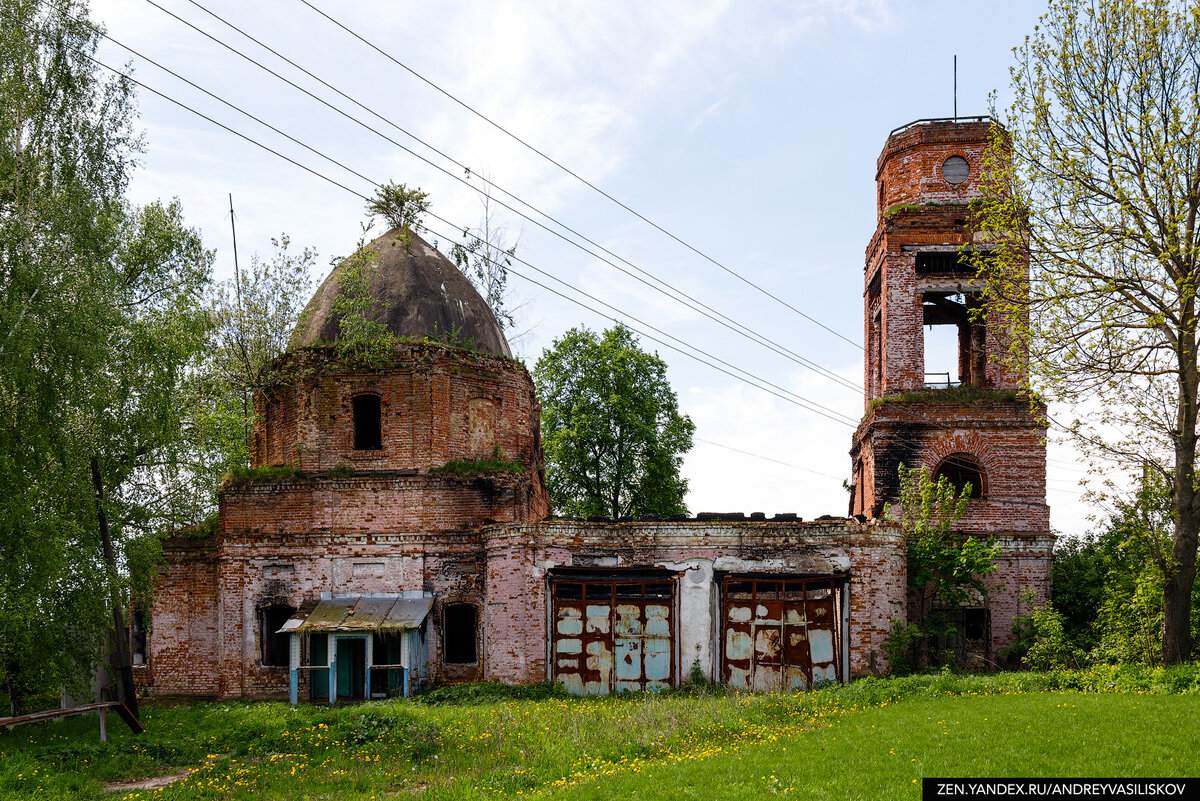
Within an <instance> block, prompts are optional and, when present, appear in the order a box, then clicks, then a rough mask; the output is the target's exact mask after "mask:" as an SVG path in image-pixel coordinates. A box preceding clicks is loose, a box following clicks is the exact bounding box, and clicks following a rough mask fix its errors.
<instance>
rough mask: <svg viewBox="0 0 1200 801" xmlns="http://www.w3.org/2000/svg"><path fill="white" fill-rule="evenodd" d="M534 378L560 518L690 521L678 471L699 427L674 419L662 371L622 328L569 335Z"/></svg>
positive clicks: (672, 393) (583, 330) (540, 362)
mask: <svg viewBox="0 0 1200 801" xmlns="http://www.w3.org/2000/svg"><path fill="white" fill-rule="evenodd" d="M533 375H534V381H535V382H536V384H537V387H538V394H539V396H540V397H541V401H542V445H543V448H544V449H545V452H546V484H547V488H548V490H549V492H550V502H551V504H553V506H554V508H555V509H556V510H558V511H559V512H562V513H564V514H568V515H573V516H577V517H588V516H592V515H602V516H605V517H611V518H613V519H618V518H622V517H638V516H643V515H656V516H660V517H663V516H667V515H672V514H684V513H686V512H687V509H686V507H685V506H684V503H683V498H684V495H685V494H686V493H687V480H686V479H685V478H683V477H682V476H681V475H680V474H679V470H680V466H681V464H682V461H683V454H685V453H686V452H687V451H688V450H690V449H691V447H692V434H693V432H694V431H695V429H696V426H695V424H694V423H693V422H692V421H691V419H690V418H689V417H688V416H687V415H683V414H680V413H679V405H678V402H677V401H676V398H675V391H674V390H672V389H671V385H670V383H668V381H667V365H666V363H665V362H664V361H663V360H662V359H660V358H659V357H658V355H657V354H650V353H646V352H645V351H643V350H642V349H641V348H640V347H639V346H638V341H637V338H636V337H635V336H634V335H633V333H632V332H630V330H629V329H628V328H625V327H624V326H621V325H618V326H615V327H614V328H611V329H609V330H608V331H605V332H604V333H603V334H600V335H597V334H596V333H594V332H592V331H589V330H588V329H587V328H573V329H571V330H570V331H568V332H567V333H566V334H564V335H563V336H561V337H559V338H558V339H556V340H555V341H554V343H553V345H552V346H551V347H550V348H549V349H548V350H547V351H546V352H545V353H544V354H542V357H541V358H540V359H538V362H537V365H536V366H535V367H534V370H533Z"/></svg>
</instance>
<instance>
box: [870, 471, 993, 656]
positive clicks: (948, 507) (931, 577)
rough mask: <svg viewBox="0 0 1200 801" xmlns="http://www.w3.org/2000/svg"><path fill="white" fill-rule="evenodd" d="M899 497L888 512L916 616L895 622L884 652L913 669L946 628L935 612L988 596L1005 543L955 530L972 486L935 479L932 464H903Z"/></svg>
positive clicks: (969, 496)
mask: <svg viewBox="0 0 1200 801" xmlns="http://www.w3.org/2000/svg"><path fill="white" fill-rule="evenodd" d="M899 473H900V500H899V502H898V503H897V504H896V505H894V506H891V507H889V508H888V509H887V512H886V514H887V515H888V516H891V517H893V518H894V519H896V520H898V521H899V522H900V525H901V527H902V528H903V530H904V537H905V550H906V553H907V556H908V591H909V596H910V604H909V606H910V609H912V610H913V612H914V614H913V615H912V616H911V618H910V620H909V621H908V624H907V625H905V624H902V623H900V621H893V625H892V629H891V632H890V633H889V635H888V638H887V642H885V648H884V650H885V653H886V654H887V655H888V662H889V666H890V668H891V669H892V671H893V672H903V671H905V670H912V669H915V668H917V667H919V666H920V665H922V664H924V663H925V662H926V661H927V660H928V659H929V658H930V655H929V653H928V651H929V650H930V643H931V641H932V639H933V638H934V637H936V636H937V635H938V634H953V632H950V631H944V630H943V627H942V626H941V625H940V624H939V622H938V621H937V620H936V619H935V616H934V614H933V612H934V609H935V608H937V607H945V608H954V607H958V606H962V605H964V604H966V603H967V602H969V601H972V600H975V599H978V598H985V599H986V597H987V587H986V586H985V585H984V582H983V579H984V577H986V576H988V575H989V574H991V573H993V572H995V570H996V559H997V558H998V557H999V554H1000V547H999V545H997V544H996V541H995V538H992V537H989V538H981V537H973V536H969V535H965V534H962V533H960V532H958V531H955V529H954V526H955V524H956V523H957V522H958V521H959V520H960V519H961V518H962V516H963V514H965V513H966V510H967V504H968V502H969V501H970V499H971V485H970V484H965V485H964V486H963V487H962V489H961V490H958V491H956V490H955V487H954V485H953V484H952V483H951V482H950V479H948V478H947V477H946V476H941V477H939V478H938V480H937V481H934V480H933V479H932V478H931V477H930V475H929V468H927V467H922V468H920V469H919V470H910V469H908V467H906V466H905V465H903V464H901V465H900V467H899Z"/></svg>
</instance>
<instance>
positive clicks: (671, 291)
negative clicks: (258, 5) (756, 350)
mask: <svg viewBox="0 0 1200 801" xmlns="http://www.w3.org/2000/svg"><path fill="white" fill-rule="evenodd" d="M146 2H147V3H149V4H150V5H152V6H154V7H155V8H157V9H159V10H160V11H162V12H163V13H164V14H167V15H168V16H170V17H171V18H173V19H175V20H177V21H178V22H180V23H181V24H183V25H185V26H187V27H188V28H191V29H192V30H194V31H196V32H197V33H199V34H201V35H202V36H204V37H206V38H207V39H209V40H211V41H212V42H214V43H215V44H217V45H220V46H221V47H223V48H225V49H226V50H228V51H229V52H231V53H233V54H235V55H237V56H238V57H240V58H242V59H244V60H246V61H248V62H249V63H251V64H253V65H254V66H256V67H258V68H259V69H260V70H262V71H264V72H266V73H267V74H269V75H272V76H273V77H275V78H277V79H278V80H280V81H283V82H284V83H286V84H287V85H289V86H291V87H292V88H293V89H295V90H297V91H299V92H301V93H303V94H304V95H306V96H308V97H309V98H311V99H313V100H315V101H316V102H318V103H320V104H322V105H323V106H325V107H326V108H328V109H330V110H331V111H333V112H335V113H337V114H339V115H341V116H342V117H344V118H346V119H347V120H349V121H351V122H353V123H354V124H355V125H358V126H360V127H361V128H363V129H365V130H367V131H369V132H371V133H373V134H375V135H376V136H378V137H380V138H381V139H383V140H384V141H386V142H388V143H389V144H392V145H394V146H395V147H398V148H400V149H401V150H403V151H404V152H406V153H408V154H409V155H411V156H413V157H414V158H416V159H418V160H420V161H421V162H423V163H425V164H426V165H428V166H430V167H432V168H433V169H435V170H437V171H439V172H441V173H442V174H444V175H446V176H447V177H448V178H450V179H451V180H453V181H456V182H458V183H460V184H462V185H463V186H466V187H468V188H470V189H472V190H473V191H478V190H477V187H475V186H474V185H473V184H471V183H470V181H469V180H467V179H465V178H463V177H462V176H460V175H458V174H456V173H454V172H452V171H451V170H448V169H446V168H445V167H443V166H441V165H439V164H437V163H435V162H434V161H432V160H431V159H429V158H428V157H426V156H424V155H422V154H420V153H417V152H416V151H414V150H412V149H411V148H409V147H407V146H405V145H403V144H401V143H400V142H398V141H396V140H395V139H393V138H391V137H390V136H388V135H387V134H385V133H383V132H382V131H379V130H378V129H376V128H374V127H372V126H371V125H368V124H367V123H366V122H364V121H362V120H360V119H358V118H357V117H355V116H353V115H351V114H348V113H347V112H346V111H344V110H342V109H340V108H338V107H337V106H334V105H333V104H331V103H329V102H328V101H326V100H324V99H323V98H321V97H319V96H317V95H315V94H313V93H312V92H310V91H309V90H307V89H305V88H304V87H302V86H300V85H298V84H296V83H295V82H294V81H292V80H290V79H288V78H287V77H285V76H283V75H281V74H279V73H278V72H276V71H275V70H272V69H271V68H270V67H267V66H266V65H264V64H262V63H261V62H259V61H257V60H255V59H253V58H251V57H250V56H248V55H246V54H245V53H243V52H241V51H240V50H238V49H237V48H235V47H233V46H232V45H230V44H229V43H227V42H225V41H223V40H221V39H220V38H219V37H216V36H214V35H213V34H211V33H209V32H207V31H205V30H203V29H202V28H199V27H198V26H196V25H195V24H193V23H191V22H190V21H188V20H186V19H184V18H182V17H180V16H179V15H177V14H175V13H174V12H172V11H170V10H168V9H166V8H164V7H163V6H161V5H159V4H158V3H157V2H155V0H146ZM189 2H191V3H192V5H194V6H196V7H197V8H199V9H201V10H202V11H204V12H205V13H207V14H209V15H210V16H212V17H213V18H214V19H216V20H218V21H219V22H221V23H222V24H224V25H226V26H227V27H229V28H230V29H232V30H234V31H236V32H238V33H239V34H241V35H242V36H244V37H246V38H247V39H249V40H250V41H252V42H254V43H255V44H257V45H258V46H259V47H262V48H263V49H265V50H267V51H268V52H270V53H272V54H273V55H275V56H276V57H277V58H279V59H281V60H283V61H285V62H286V63H288V64H289V65H291V66H292V67H294V68H295V69H297V70H299V71H300V72H303V73H304V74H305V75H307V76H309V77H310V78H312V79H313V80H315V81H318V82H319V83H321V84H322V85H323V86H325V87H327V88H329V89H330V90H331V91H333V92H335V93H337V94H338V95H340V96H341V97H343V98H345V99H346V100H348V101H350V102H351V103H354V104H355V105H356V106H358V107H359V108H362V109H363V110H365V111H367V112H368V113H370V114H372V115H373V116H375V117H376V118H378V119H380V120H382V121H383V122H385V123H387V124H388V125H390V126H391V127H393V128H395V129H396V130H397V131H400V132H401V133H402V134H404V135H405V136H408V137H409V138H411V139H413V140H414V141H416V142H419V143H420V144H422V145H424V146H425V147H427V148H429V149H430V150H431V151H433V152H434V153H436V154H438V155H439V156H441V157H442V158H444V159H446V160H447V161H449V162H450V163H451V164H453V165H454V166H456V167H458V168H459V169H461V170H463V172H464V174H466V175H470V174H472V173H471V170H470V168H469V167H468V166H467V165H465V164H462V163H461V162H459V161H457V160H456V159H454V158H453V157H451V156H449V155H448V154H446V153H444V152H443V151H441V150H440V149H438V148H436V147H435V146H433V145H431V144H430V143H428V142H426V141H424V140H423V139H421V138H420V137H418V136H416V135H415V134H413V133H412V132H410V131H408V130H406V129H404V128H403V127H401V126H399V125H397V124H395V123H394V122H392V121H390V120H388V119H387V118H385V117H383V116H381V115H379V114H378V113H377V112H375V111H374V110H372V109H370V108H369V107H367V106H365V105H364V104H362V103H361V102H359V101H358V100H355V99H354V98H353V97H351V96H349V95H347V94H345V93H344V92H342V91H341V90H339V89H337V88H336V87H334V86H332V85H331V84H329V83H327V82H326V81H324V80H322V79H321V78H318V77H317V76H316V75H313V74H312V73H311V72H309V71H308V70H306V69H304V68H303V67H301V66H300V65H298V64H296V63H295V62H294V61H291V60H290V59H288V58H287V57H286V56H284V55H282V54H280V53H279V52H277V51H276V50H274V49H272V48H271V47H269V46H268V45H266V44H263V43H262V42H261V41H259V40H258V39H256V38H254V37H253V36H251V35H249V34H247V33H246V32H244V31H242V30H241V29H240V28H238V27H237V26H235V25H233V24H232V23H229V22H227V21H226V20H225V19H223V18H222V17H220V16H219V15H217V14H215V13H214V12H212V11H209V10H208V9H207V8H205V7H204V6H203V5H201V4H200V3H198V2H196V0H189ZM101 35H103V36H105V37H106V38H108V39H109V40H110V41H112V42H113V43H114V44H117V45H118V46H120V47H122V48H124V49H126V50H128V51H129V52H131V53H134V54H135V55H138V56H139V57H141V58H145V56H142V55H141V54H139V53H137V52H136V51H134V50H132V49H131V48H129V47H128V46H126V45H124V44H122V43H120V42H118V41H116V40H115V39H112V38H111V37H109V36H107V34H105V33H103V32H101ZM146 60H147V61H150V59H146ZM151 63H155V62H153V61H151ZM183 80H186V79H183ZM189 83H190V82H189ZM193 85H194V84H193ZM222 102H224V101H222ZM479 177H480V178H481V180H484V181H486V182H487V183H488V184H489V185H490V186H492V187H494V188H496V189H497V190H499V191H500V192H501V193H502V194H503V195H505V196H506V197H509V198H511V199H512V200H514V201H516V202H517V203H519V204H521V205H523V206H525V207H526V208H528V209H530V210H531V211H532V212H534V213H535V214H537V215H540V216H541V217H544V218H545V219H546V220H549V221H550V222H551V223H553V224H554V225H557V226H559V227H560V228H562V229H563V230H565V231H567V232H569V233H570V234H571V235H572V236H575V237H578V238H579V239H580V240H582V241H583V242H585V243H587V245H588V246H590V247H592V248H596V250H599V251H600V252H601V253H604V254H606V255H607V256H609V257H611V259H615V260H617V261H619V262H621V263H622V264H625V265H628V267H629V268H631V269H633V270H635V271H636V272H638V273H640V274H641V275H643V276H646V277H647V278H649V279H651V280H652V281H654V282H655V283H650V281H647V280H646V279H645V278H641V277H639V276H637V275H634V274H632V273H630V272H629V270H627V269H625V268H623V267H621V266H620V265H619V264H617V263H615V262H614V261H611V260H610V259H609V258H604V257H603V256H600V255H599V254H598V253H596V252H595V251H593V250H590V249H589V248H588V247H584V246H583V245H582V244H580V243H579V242H576V241H575V240H573V239H571V238H570V237H568V236H566V235H564V234H563V233H562V232H560V231H557V230H555V229H554V228H551V227H549V226H547V225H546V224H545V223H543V222H541V221H540V220H537V219H534V218H533V217H531V216H529V215H528V214H526V213H525V212H523V211H521V210H520V209H518V208H515V207H514V206H512V205H510V204H508V203H506V202H504V201H503V200H500V199H496V200H495V202H496V203H497V205H499V206H501V207H503V208H505V209H507V210H509V211H511V212H513V213H514V214H517V215H519V216H520V217H522V218H523V219H525V220H527V221H529V222H530V223H532V224H534V225H536V226H538V227H539V228H541V229H542V230H544V231H546V232H547V233H549V234H551V235H553V236H555V237H557V238H558V239H560V240H562V241H563V242H565V243H567V244H569V245H571V246H572V247H575V248H577V249H578V250H580V251H582V252H583V253H586V254H587V255H589V256H591V257H592V258H595V259H597V260H599V261H601V262H603V263H604V264H607V265H608V266H610V267H612V268H613V269H615V270H618V271H619V272H621V273H623V274H624V275H626V276H628V277H630V278H632V279H634V280H636V281H638V282H639V283H641V284H643V285H645V286H646V287H648V288H649V289H651V290H653V291H655V292H658V293H659V294H662V295H665V296H666V297H668V298H670V299H671V300H673V301H675V302H676V303H679V304H681V305H683V306H685V307H687V308H689V309H691V310H692V311H694V312H697V313H699V314H701V315H703V316H704V317H707V318H708V319H710V320H712V321H713V322H716V323H717V324H719V325H721V326H723V327H725V328H726V329H728V330H730V331H732V332H733V333H735V334H737V335H739V336H741V337H743V338H745V339H748V340H750V341H751V342H754V343H755V344H758V345H761V346H763V347H766V348H767V349H769V350H771V351H773V352H775V353H776V354H778V355H780V356H783V357H784V358H787V359H789V360H791V361H793V362H795V363H797V364H801V365H803V366H804V367H807V368H808V369H810V370H813V371H815V372H817V373H819V374H820V375H822V376H824V377H825V378H827V379H829V380H831V381H834V382H836V383H838V384H840V385H841V386H843V387H845V388H846V389H849V390H852V391H854V392H856V393H858V394H861V393H862V389H861V388H860V387H859V386H858V385H857V384H854V383H852V382H850V381H847V380H845V379H844V378H842V377H841V376H839V375H838V374H837V373H835V372H833V371H831V370H829V369H828V368H825V367H823V366H821V365H820V364H817V363H816V362H814V361H812V360H811V359H808V358H806V357H804V356H801V355H800V354H798V353H796V352H795V351H793V350H791V349H789V348H787V347H786V346H784V345H781V344H779V343H778V342H775V341H774V340H772V339H770V338H769V337H767V336H765V335H763V334H759V333H758V332H757V331H755V330H753V329H752V328H750V327H749V326H746V325H745V324H743V323H740V322H738V321H737V320H734V319H733V318H731V317H728V316H727V315H725V314H724V313H722V312H720V311H718V310H716V309H714V308H713V307H711V306H709V305H708V304H706V303H704V302H703V301H701V300H699V299H697V298H695V297H693V296H692V295H689V294H688V293H686V292H684V291H683V290H680V289H679V288H677V287H674V286H672V285H671V284H670V283H668V282H667V281H664V280H662V279H661V278H659V277H658V276H656V275H654V274H653V273H652V272H650V271H648V270H646V269H644V268H642V267H639V266H638V265H637V264H634V263H633V262H631V261H629V260H628V259H626V258H624V257H622V256H620V255H619V254H617V253H614V252H613V251H611V250H609V249H608V248H606V247H604V246H603V245H601V244H600V243H598V242H596V241H595V240H593V239H591V238H590V237H588V236H586V235H585V234H583V233H581V232H580V231H578V230H576V229H575V228H573V227H571V226H570V225H567V224H566V223H564V222H563V221H561V220H559V219H557V218H555V217H553V216H552V215H550V214H547V213H546V212H543V211H541V210H540V209H538V208H537V207H536V206H534V205H532V204H530V203H528V202H527V201H525V200H523V199H521V198H520V197H518V196H516V195H514V194H513V193H511V192H509V191H507V190H505V189H504V188H503V187H501V186H499V185H498V184H496V183H495V182H493V181H491V180H489V179H487V178H483V177H482V176H479Z"/></svg>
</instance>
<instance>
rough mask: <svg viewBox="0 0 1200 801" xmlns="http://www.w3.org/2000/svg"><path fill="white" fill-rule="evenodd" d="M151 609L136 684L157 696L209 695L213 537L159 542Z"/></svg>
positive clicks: (213, 649) (212, 689) (212, 681)
mask: <svg viewBox="0 0 1200 801" xmlns="http://www.w3.org/2000/svg"><path fill="white" fill-rule="evenodd" d="M163 559H164V562H165V566H164V567H162V568H161V569H160V571H159V575H158V581H157V583H156V587H155V592H154V601H153V604H152V606H151V608H150V620H151V625H150V630H149V632H148V633H147V640H146V651H147V653H146V666H145V667H142V668H138V669H137V670H136V671H135V672H136V673H137V674H138V678H139V683H141V684H142V686H144V687H145V688H146V689H147V690H149V691H152V692H153V693H155V694H156V695H164V696H191V697H211V696H214V695H216V694H217V692H218V670H217V583H218V581H217V576H218V569H217V546H216V537H215V536H207V537H199V536H198V537H174V538H171V539H167V540H164V542H163Z"/></svg>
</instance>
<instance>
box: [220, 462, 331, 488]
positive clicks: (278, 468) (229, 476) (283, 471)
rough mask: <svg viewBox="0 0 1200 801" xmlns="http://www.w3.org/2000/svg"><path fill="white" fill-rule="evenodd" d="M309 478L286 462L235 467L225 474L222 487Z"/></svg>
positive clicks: (277, 482) (288, 481)
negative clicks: (262, 465)
mask: <svg viewBox="0 0 1200 801" xmlns="http://www.w3.org/2000/svg"><path fill="white" fill-rule="evenodd" d="M309 480H311V477H310V476H308V475H306V474H305V473H303V472H301V471H299V470H297V469H296V468H294V467H292V466H291V465H286V464H276V465H269V466H264V467H235V468H234V469H233V470H230V471H229V472H228V473H226V474H225V478H224V480H223V481H222V482H221V489H223V490H226V489H236V488H238V487H246V486H251V485H254V484H290V483H293V482H296V481H309Z"/></svg>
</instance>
